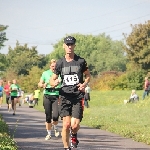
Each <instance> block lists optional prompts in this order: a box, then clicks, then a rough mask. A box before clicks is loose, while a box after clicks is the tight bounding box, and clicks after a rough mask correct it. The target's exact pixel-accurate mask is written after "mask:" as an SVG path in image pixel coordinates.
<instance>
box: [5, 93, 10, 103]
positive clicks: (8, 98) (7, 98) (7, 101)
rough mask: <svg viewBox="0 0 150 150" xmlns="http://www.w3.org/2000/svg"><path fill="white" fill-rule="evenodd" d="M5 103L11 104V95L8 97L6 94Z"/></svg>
mask: <svg viewBox="0 0 150 150" xmlns="http://www.w3.org/2000/svg"><path fill="white" fill-rule="evenodd" d="M6 104H11V97H10V95H6Z"/></svg>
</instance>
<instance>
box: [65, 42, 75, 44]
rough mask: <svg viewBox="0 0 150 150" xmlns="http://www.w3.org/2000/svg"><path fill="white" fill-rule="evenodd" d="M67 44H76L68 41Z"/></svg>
mask: <svg viewBox="0 0 150 150" xmlns="http://www.w3.org/2000/svg"><path fill="white" fill-rule="evenodd" d="M65 44H75V42H73V41H66V42H65Z"/></svg>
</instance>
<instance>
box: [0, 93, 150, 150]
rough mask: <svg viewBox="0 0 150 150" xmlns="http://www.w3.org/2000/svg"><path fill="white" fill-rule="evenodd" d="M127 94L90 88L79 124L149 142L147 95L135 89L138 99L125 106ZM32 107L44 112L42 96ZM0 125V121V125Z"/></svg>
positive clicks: (148, 104)
mask: <svg viewBox="0 0 150 150" xmlns="http://www.w3.org/2000/svg"><path fill="white" fill-rule="evenodd" d="M130 93H131V91H92V92H91V101H90V102H89V105H90V108H85V110H84V118H83V120H82V122H81V124H82V125H86V126H89V127H94V128H98V129H103V130H106V131H110V132H113V133H117V134H119V135H122V136H124V137H128V138H132V139H133V140H135V141H139V142H144V143H146V144H149V145H150V121H149V115H150V96H149V97H146V98H145V100H142V94H143V91H137V94H138V95H139V96H140V101H139V102H138V103H136V104H126V105H125V104H124V102H123V100H124V99H128V98H129V96H130ZM35 108H36V109H38V110H39V111H42V112H43V111H44V108H43V100H42V97H41V100H39V105H38V106H36V107H35ZM2 124H3V123H2V121H0V127H2V126H1V125H2ZM2 128H4V131H5V132H2V131H0V135H1V136H0V138H1V137H4V136H5V137H6V138H4V139H5V140H3V141H4V142H7V140H6V139H8V140H9V141H10V145H11V146H12V148H13V147H14V143H13V141H11V139H10V137H9V136H8V131H7V130H6V129H5V125H4V127H2ZM2 128H1V129H2ZM7 137H8V138H7ZM11 142H12V143H11ZM0 143H1V141H0ZM7 143H9V142H7ZM5 145H6V144H5ZM0 148H1V147H0ZM8 150H15V149H8Z"/></svg>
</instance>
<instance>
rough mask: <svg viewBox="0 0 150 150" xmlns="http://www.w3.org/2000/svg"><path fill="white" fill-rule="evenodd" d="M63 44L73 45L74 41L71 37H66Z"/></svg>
mask: <svg viewBox="0 0 150 150" xmlns="http://www.w3.org/2000/svg"><path fill="white" fill-rule="evenodd" d="M64 43H65V44H75V43H76V39H75V38H74V37H72V36H68V37H66V38H64Z"/></svg>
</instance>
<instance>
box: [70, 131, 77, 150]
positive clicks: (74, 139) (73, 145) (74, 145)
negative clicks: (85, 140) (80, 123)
mask: <svg viewBox="0 0 150 150" xmlns="http://www.w3.org/2000/svg"><path fill="white" fill-rule="evenodd" d="M78 144H79V141H78V140H77V133H76V134H71V148H77V145H78Z"/></svg>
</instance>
